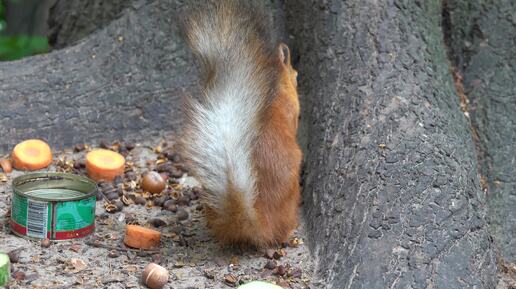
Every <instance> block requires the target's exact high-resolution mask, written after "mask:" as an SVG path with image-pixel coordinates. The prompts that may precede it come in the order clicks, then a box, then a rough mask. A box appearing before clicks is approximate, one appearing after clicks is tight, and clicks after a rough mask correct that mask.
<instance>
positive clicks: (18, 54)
mask: <svg viewBox="0 0 516 289" xmlns="http://www.w3.org/2000/svg"><path fill="white" fill-rule="evenodd" d="M48 47H49V46H48V40H47V38H46V37H43V36H27V35H21V36H0V60H16V59H20V58H23V57H26V56H30V55H34V54H38V53H45V52H47V51H48Z"/></svg>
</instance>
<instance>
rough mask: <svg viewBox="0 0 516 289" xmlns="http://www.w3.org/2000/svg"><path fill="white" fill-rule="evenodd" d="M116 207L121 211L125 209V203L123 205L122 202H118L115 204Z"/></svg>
mask: <svg viewBox="0 0 516 289" xmlns="http://www.w3.org/2000/svg"><path fill="white" fill-rule="evenodd" d="M115 206H116V209H117V211H121V210H122V209H123V208H124V203H122V201H120V200H118V201H116V202H115Z"/></svg>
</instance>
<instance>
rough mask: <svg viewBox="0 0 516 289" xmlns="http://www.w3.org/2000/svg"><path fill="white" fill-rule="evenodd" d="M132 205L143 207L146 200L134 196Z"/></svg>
mask: <svg viewBox="0 0 516 289" xmlns="http://www.w3.org/2000/svg"><path fill="white" fill-rule="evenodd" d="M134 203H135V204H137V205H142V206H145V205H146V204H147V200H145V198H144V197H142V196H136V197H134Z"/></svg>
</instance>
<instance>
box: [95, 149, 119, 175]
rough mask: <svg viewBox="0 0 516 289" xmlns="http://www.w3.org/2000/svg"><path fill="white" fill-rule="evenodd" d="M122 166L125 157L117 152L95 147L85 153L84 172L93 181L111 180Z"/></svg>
mask: <svg viewBox="0 0 516 289" xmlns="http://www.w3.org/2000/svg"><path fill="white" fill-rule="evenodd" d="M124 168H125V158H124V157H123V156H122V155H121V154H119V153H117V152H114V151H110V150H106V149H96V150H92V151H91V152H89V153H88V154H87V155H86V172H87V173H88V176H89V177H90V178H92V179H93V180H95V181H113V180H114V179H115V178H116V176H119V175H122V174H123V173H124Z"/></svg>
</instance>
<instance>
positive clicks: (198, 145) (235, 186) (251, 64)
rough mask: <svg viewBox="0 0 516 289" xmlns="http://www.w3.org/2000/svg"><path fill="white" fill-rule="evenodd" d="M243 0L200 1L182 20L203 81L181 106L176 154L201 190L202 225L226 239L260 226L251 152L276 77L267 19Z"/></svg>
mask: <svg viewBox="0 0 516 289" xmlns="http://www.w3.org/2000/svg"><path fill="white" fill-rule="evenodd" d="M206 2H208V1H206ZM248 2H252V1H237V0H222V1H214V3H210V4H206V3H205V4H203V5H202V7H201V8H200V9H195V10H193V11H190V12H189V13H188V15H187V18H186V19H185V21H184V26H185V27H184V29H185V34H186V38H187V41H188V43H189V45H190V47H191V49H192V51H193V52H194V54H195V55H196V57H197V58H198V60H199V62H200V67H201V74H202V77H203V78H204V79H203V87H202V95H201V96H200V97H199V98H197V99H191V100H190V101H191V102H190V103H189V106H188V108H187V113H186V116H187V120H186V125H185V129H184V137H183V153H184V154H185V157H186V159H187V161H189V162H190V165H191V167H192V169H193V172H194V174H195V175H196V177H198V179H199V180H200V181H201V183H202V185H203V186H204V187H205V189H206V195H205V196H204V198H203V199H204V200H205V201H206V203H207V205H208V209H207V215H208V224H209V226H210V227H211V228H212V231H213V232H214V233H215V235H216V236H217V237H218V239H219V240H222V241H224V242H226V243H232V242H239V243H241V242H242V240H246V239H247V238H251V239H249V243H255V242H254V240H252V238H254V237H253V236H252V235H253V234H255V235H256V234H259V231H260V229H259V228H258V227H257V226H259V224H258V223H259V221H258V219H257V216H256V210H255V208H254V203H255V199H256V196H257V193H256V172H255V167H254V165H253V152H254V144H255V141H256V139H257V137H258V136H259V133H260V127H261V123H262V119H263V118H264V117H265V115H266V113H265V111H266V109H267V107H268V105H269V104H270V102H271V99H272V98H273V97H274V93H275V89H276V84H277V77H278V76H277V75H278V71H277V67H276V66H275V65H276V64H275V62H274V61H273V59H275V58H274V57H273V55H274V53H275V46H274V44H273V39H271V38H272V36H271V30H270V27H269V25H268V24H267V23H269V21H268V19H267V18H266V17H264V16H260V13H257V8H256V7H254V6H252V4H250V3H248ZM244 228H246V229H245V230H244ZM248 231H249V232H248ZM248 235H249V236H248ZM256 237H258V238H259V236H256Z"/></svg>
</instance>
